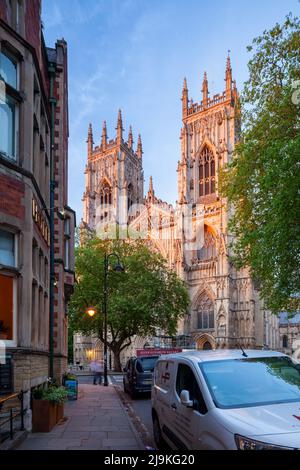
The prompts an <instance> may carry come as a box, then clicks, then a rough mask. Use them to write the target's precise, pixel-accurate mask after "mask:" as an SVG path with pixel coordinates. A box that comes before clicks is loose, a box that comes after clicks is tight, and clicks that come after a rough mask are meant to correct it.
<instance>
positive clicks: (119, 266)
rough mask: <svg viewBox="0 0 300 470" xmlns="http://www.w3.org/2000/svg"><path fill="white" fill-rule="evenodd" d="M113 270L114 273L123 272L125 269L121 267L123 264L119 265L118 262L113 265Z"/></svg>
mask: <svg viewBox="0 0 300 470" xmlns="http://www.w3.org/2000/svg"><path fill="white" fill-rule="evenodd" d="M114 271H115V272H116V273H123V272H124V271H125V269H124V268H123V266H122V265H121V263H120V262H118V263H117V264H116V265H115V267H114Z"/></svg>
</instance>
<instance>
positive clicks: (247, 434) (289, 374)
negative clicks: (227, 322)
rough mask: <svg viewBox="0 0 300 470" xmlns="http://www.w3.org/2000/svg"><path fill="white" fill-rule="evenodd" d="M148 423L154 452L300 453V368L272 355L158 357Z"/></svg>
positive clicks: (200, 353) (234, 352)
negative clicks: (151, 432)
mask: <svg viewBox="0 0 300 470" xmlns="http://www.w3.org/2000/svg"><path fill="white" fill-rule="evenodd" d="M152 420H153V433H154V439H155V443H156V445H157V447H158V448H163V447H164V444H165V443H167V445H168V446H169V447H171V448H172V449H178V450H189V449H190V450H196V449H216V450H218V449H220V450H224V449H232V450H233V449H240V450H246V449H250V450H260V449H282V448H283V449H300V365H299V364H297V363H296V362H295V361H294V360H293V359H291V358H290V357H289V356H286V355H285V354H282V353H279V352H274V351H258V350H251V351H249V350H246V351H242V350H217V351H190V352H184V353H178V354H172V355H167V356H161V357H160V358H159V360H158V361H157V363H156V366H155V370H154V383H153V387H152Z"/></svg>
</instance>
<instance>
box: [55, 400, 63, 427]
mask: <svg viewBox="0 0 300 470" xmlns="http://www.w3.org/2000/svg"><path fill="white" fill-rule="evenodd" d="M63 417H64V404H63V403H59V404H57V405H56V422H57V423H58V421H60V420H61V419H63Z"/></svg>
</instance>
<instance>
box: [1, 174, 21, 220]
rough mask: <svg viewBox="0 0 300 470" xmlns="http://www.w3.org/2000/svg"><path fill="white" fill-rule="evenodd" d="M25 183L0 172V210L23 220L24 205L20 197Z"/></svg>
mask: <svg viewBox="0 0 300 470" xmlns="http://www.w3.org/2000/svg"><path fill="white" fill-rule="evenodd" d="M24 194H25V185H24V183H23V182H22V181H20V180H18V179H16V178H12V177H11V176H8V175H4V174H0V212H3V213H4V214H7V215H12V216H13V217H17V218H18V219H22V220H24V217H25V207H24V205H23V204H22V198H23V197H24Z"/></svg>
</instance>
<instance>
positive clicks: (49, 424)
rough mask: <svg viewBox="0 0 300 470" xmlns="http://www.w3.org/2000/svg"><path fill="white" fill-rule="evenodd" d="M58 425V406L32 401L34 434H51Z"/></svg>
mask: <svg viewBox="0 0 300 470" xmlns="http://www.w3.org/2000/svg"><path fill="white" fill-rule="evenodd" d="M56 423H57V404H56V403H53V402H51V401H49V400H35V399H33V400H32V432H50V431H51V429H53V427H54V426H55V424H56Z"/></svg>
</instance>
